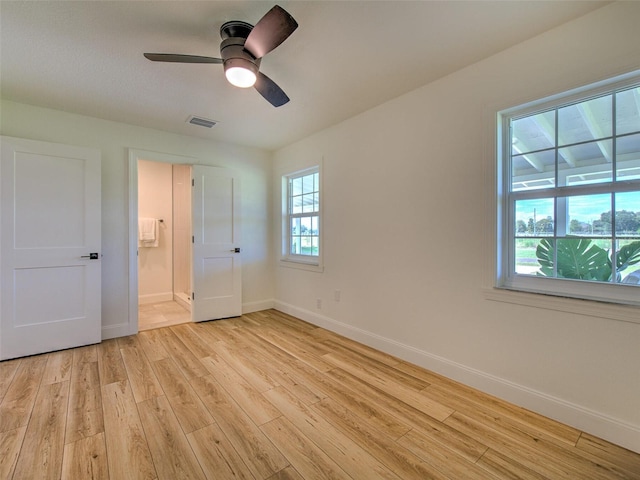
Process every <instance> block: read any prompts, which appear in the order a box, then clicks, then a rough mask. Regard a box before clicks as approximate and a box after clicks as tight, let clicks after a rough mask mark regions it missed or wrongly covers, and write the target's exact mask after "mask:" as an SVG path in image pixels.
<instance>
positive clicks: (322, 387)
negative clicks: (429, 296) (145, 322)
mask: <svg viewBox="0 0 640 480" xmlns="http://www.w3.org/2000/svg"><path fill="white" fill-rule="evenodd" d="M0 401H1V403H0V479H16V480H26V479H38V480H41V479H59V478H63V479H73V480H86V479H167V480H182V479H216V480H223V479H259V480H262V479H272V480H285V479H289V480H294V479H298V480H299V479H354V480H374V479H395V480H399V479H402V480H410V479H419V480H424V479H452V480H460V479H544V478H549V479H579V480H582V479H587V480H588V479H593V480H598V479H625V478H626V479H640V455H637V454H634V453H632V452H629V451H627V450H624V449H622V448H620V447H617V446H614V445H612V444H610V443H607V442H605V441H602V440H599V439H598V438H594V437H593V436H591V435H588V434H585V433H582V432H580V431H578V430H576V429H574V428H570V427H567V426H565V425H562V424H560V423H557V422H554V421H552V420H549V419H547V418H544V417H541V416H539V415H537V414H534V413H531V412H529V411H527V410H524V409H522V408H519V407H516V406H514V405H511V404H508V403H505V402H503V401H501V400H498V399H496V398H494V397H491V396H488V395H485V394H483V393H480V392H478V391H476V390H473V389H471V388H469V387H466V386H463V385H461V384H458V383H456V382H453V381H451V380H448V379H446V378H444V377H441V376H439V375H436V374H434V373H432V372H429V371H427V370H424V369H422V368H418V367H416V366H413V365H411V364H409V363H406V362H404V361H401V360H398V359H397V358H394V357H391V356H389V355H386V354H384V353H380V352H378V351H376V350H372V349H370V348H368V347H365V346H363V345H360V344H358V343H355V342H353V341H350V340H347V339H345V338H343V337H340V336H338V335H336V334H333V333H331V332H328V331H326V330H323V329H320V328H317V327H314V326H312V325H310V324H307V323H305V322H302V321H300V320H298V319H295V318H293V317H290V316H288V315H285V314H282V313H279V312H277V311H275V310H268V311H264V312H258V313H254V314H249V315H245V316H242V317H240V318H236V319H229V320H221V321H216V322H207V323H200V324H183V325H178V326H173V327H167V328H161V329H156V330H148V331H144V332H141V333H139V334H138V335H134V336H131V337H125V338H119V339H117V340H107V341H104V342H102V343H101V344H100V345H93V346H88V347H82V348H77V349H73V350H66V351H62V352H56V353H50V354H46V355H38V356H33V357H29V358H23V359H17V360H10V361H5V362H0Z"/></svg>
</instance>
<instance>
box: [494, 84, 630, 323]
mask: <svg viewBox="0 0 640 480" xmlns="http://www.w3.org/2000/svg"><path fill="white" fill-rule="evenodd" d="M638 85H640V72H632V73H630V74H627V75H623V76H619V77H616V78H613V79H609V80H605V81H603V82H599V83H597V84H593V85H589V86H586V87H583V88H580V89H575V90H572V91H569V92H565V93H562V94H559V95H555V96H553V97H549V98H546V99H542V100H539V101H534V102H530V103H527V104H525V105H520V106H517V107H513V108H509V109H506V110H503V111H500V112H498V115H497V135H496V137H497V146H498V149H497V150H498V151H497V161H498V166H497V232H496V233H497V237H496V238H497V251H496V278H495V287H496V288H498V289H504V290H514V291H519V292H528V293H540V294H544V295H552V296H556V297H567V298H571V299H583V300H584V299H586V300H596V301H599V302H607V303H614V304H622V305H633V306H639V305H640V287H638V286H633V285H623V284H605V283H601V282H589V281H581V280H570V279H558V278H549V277H537V276H533V275H522V274H517V273H515V252H514V245H515V243H514V238H515V233H514V232H515V225H514V218H515V215H513V211H512V209H513V206H514V204H515V199H516V198H521V197H522V196H518V195H517V194H515V193H512V192H511V181H512V180H511V151H512V148H511V132H510V121H511V119H512V118H517V117H523V116H527V115H531V114H534V113H537V112H542V111H545V110H553V109H557V108H560V107H562V106H565V105H568V104H571V103H577V102H580V101H584V100H587V99H589V98H592V97H597V96H600V95H605V94H607V93H611V92H614V91H616V90H623V89H626V88H630V87H633V86H638ZM638 189H640V180H631V181H626V182H608V183H604V184H595V185H592V186H574V187H557V186H556V187H554V188H549V189H544V190H541V192H544V193H545V195H544V196H545V197H549V196H554V195H555V196H557V197H561V196H562V195H560V193H562V191H563V190H564V193H565V194H572V195H575V194H583V193H584V194H587V193H590V194H593V193H598V192H600V191H604V192H605V193H611V192H613V193H617V192H624V191H636V190H638ZM527 195H528V194H526V195H524V197H525V198H526V197H527ZM536 196H537V192H534V193H533V194H531V197H533V198H535V197H536ZM541 196H542V195H541ZM639 210H640V208H639ZM556 221H559V220H558V218H556ZM492 297H493V298H492ZM488 298H490V299H493V300H504V301H508V300H505V298H506V297H503V296H501V295H491V294H490V295H488ZM514 298H515V297H514ZM518 298H519V299H520V300H523V299H524V298H525V297H518ZM543 298H544V297H543ZM546 298H549V303H551V304H556V305H557V302H556V301H553V300H551V299H550V297H546ZM545 302H546V300H545ZM573 302H574V301H571V303H570V304H567V306H569V305H572V306H573V307H575V306H576V304H575V303H573ZM514 303H527V301H526V300H525V301H516V302H514ZM535 303H537V302H535ZM551 308H552V309H558V310H565V308H553V307H551ZM569 310H572V307H571V306H569V308H568V309H567V311H569ZM578 310H579V309H578ZM576 313H577V312H576Z"/></svg>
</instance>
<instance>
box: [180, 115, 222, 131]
mask: <svg viewBox="0 0 640 480" xmlns="http://www.w3.org/2000/svg"><path fill="white" fill-rule="evenodd" d="M187 122H189V123H190V124H192V125H198V126H199V127H206V128H211V127H213V126H214V125H215V124H216V123H218V122H216V121H215V120H209V119H208V118H202V117H196V116H193V115H192V116H190V117H189V118H188V119H187Z"/></svg>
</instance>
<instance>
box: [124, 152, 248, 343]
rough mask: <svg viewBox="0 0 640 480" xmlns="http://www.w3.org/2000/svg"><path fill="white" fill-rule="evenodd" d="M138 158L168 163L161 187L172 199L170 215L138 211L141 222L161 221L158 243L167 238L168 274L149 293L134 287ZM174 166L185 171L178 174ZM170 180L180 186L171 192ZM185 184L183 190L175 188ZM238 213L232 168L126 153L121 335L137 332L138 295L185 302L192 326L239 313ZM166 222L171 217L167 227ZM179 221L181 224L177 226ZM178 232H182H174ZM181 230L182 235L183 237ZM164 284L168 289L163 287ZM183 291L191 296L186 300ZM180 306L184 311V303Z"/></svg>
mask: <svg viewBox="0 0 640 480" xmlns="http://www.w3.org/2000/svg"><path fill="white" fill-rule="evenodd" d="M140 160H144V161H149V162H150V163H152V164H154V163H156V164H169V165H171V177H172V183H171V186H170V187H169V186H166V187H165V188H164V189H163V190H165V191H169V192H171V197H172V201H171V202H169V203H171V212H170V213H167V214H166V215H165V212H164V211H163V212H156V211H145V212H141V213H142V215H149V217H145V218H152V219H156V220H164V221H163V222H158V225H157V229H158V230H157V231H158V232H159V233H158V241H159V242H162V234H163V232H164V233H165V234H167V233H169V232H171V234H172V235H171V242H172V250H171V252H172V253H171V254H170V255H169V254H167V256H166V257H164V259H163V260H161V261H162V262H164V265H165V268H170V269H171V270H172V272H173V274H172V275H171V276H170V280H169V281H168V282H167V280H165V284H164V285H165V286H164V287H162V288H161V289H160V290H158V291H156V292H155V293H154V292H150V291H146V290H145V291H144V292H142V290H141V288H139V283H141V282H139V278H140V272H139V268H140V262H139V251H140V250H141V247H139V246H138V243H139V221H138V220H139V208H138V203H139V202H140V201H141V197H142V196H141V195H139V192H138V188H139V182H138V177H139V172H138V167H139V161H140ZM180 168H185V169H186V170H180ZM174 169H175V171H176V173H175V175H174ZM177 172H181V173H177ZM187 172H188V174H187ZM182 175H184V176H182ZM173 179H175V181H176V183H177V182H179V183H181V186H180V187H177V188H174V183H173ZM180 179H182V180H180ZM165 185H167V184H165ZM185 185H186V192H185V191H184V190H182V189H181V187H184V186H185ZM178 191H180V192H182V193H183V194H184V195H183V194H182V193H178ZM156 195H161V191H160V190H159V189H158V188H155V189H153V190H152V193H151V196H152V197H154V196H156ZM174 199H175V200H176V202H175V205H176V206H175V208H176V210H179V211H180V212H182V213H174V211H173V209H174V202H173V200H174ZM239 209H240V184H239V180H238V178H237V175H236V173H234V172H233V171H232V170H230V169H227V168H221V167H214V166H205V165H198V164H197V161H196V159H195V158H192V157H182V156H179V155H171V154H164V153H159V152H151V151H144V150H135V149H130V150H129V318H128V321H127V323H126V325H122V327H123V328H122V335H133V334H135V333H136V332H138V330H139V323H140V322H139V316H140V315H139V304H140V297H141V296H142V295H150V296H148V297H145V298H144V299H145V300H150V301H151V300H153V299H154V297H153V296H152V295H156V294H158V295H162V292H164V293H165V296H164V297H162V296H160V297H155V299H160V300H163V299H167V300H166V301H171V302H176V303H177V302H179V301H180V299H181V297H182V298H183V299H184V300H186V301H188V302H189V305H190V307H191V313H190V317H189V319H188V320H187V321H192V322H201V321H207V320H216V319H221V318H228V317H235V316H239V315H241V314H242V253H241V251H242V249H241V245H240V243H239V242H240V237H239V233H240V222H239V217H238V214H239V211H240V210H239ZM184 212H186V213H184ZM167 218H171V223H170V224H169V223H168V222H167ZM182 220H184V222H187V223H181V221H182ZM163 229H164V230H163ZM181 230H182V233H180V234H177V233H176V232H179V231H181ZM184 232H188V233H187V234H186V235H185V234H184ZM165 240H166V239H165ZM183 247H184V248H183ZM150 248H152V249H153V248H158V247H150ZM142 255H144V253H143V254H142ZM142 255H141V256H142ZM180 259H182V261H183V263H186V264H187V266H188V268H187V269H186V270H185V269H184V268H183V264H182V263H180V262H181V260H180ZM175 267H178V268H175ZM185 272H186V273H185ZM176 273H177V275H176ZM143 282H144V280H143ZM187 282H188V283H187ZM167 284H170V285H171V286H169V287H167ZM141 292H142V293H141ZM174 292H175V294H174ZM189 293H191V296H190V297H189ZM171 296H173V299H171ZM149 303H151V302H149ZM182 306H183V308H184V307H185V305H184V304H183V305H182Z"/></svg>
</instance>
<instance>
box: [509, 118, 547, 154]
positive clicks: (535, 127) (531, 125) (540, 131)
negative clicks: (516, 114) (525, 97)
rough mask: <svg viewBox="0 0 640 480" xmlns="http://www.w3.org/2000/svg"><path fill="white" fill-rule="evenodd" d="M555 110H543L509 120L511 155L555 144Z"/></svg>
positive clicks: (542, 148)
mask: <svg viewBox="0 0 640 480" xmlns="http://www.w3.org/2000/svg"><path fill="white" fill-rule="evenodd" d="M555 132H556V129H555V112H554V111H550V112H543V113H538V114H536V115H532V116H530V117H525V118H521V119H518V120H514V121H512V122H511V149H512V154H513V155H518V154H520V153H527V152H533V151H536V150H544V149H545V148H551V147H553V146H554V145H555V138H556V133H555Z"/></svg>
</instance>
